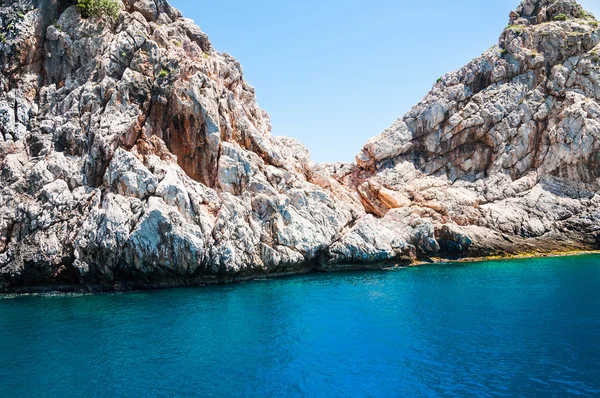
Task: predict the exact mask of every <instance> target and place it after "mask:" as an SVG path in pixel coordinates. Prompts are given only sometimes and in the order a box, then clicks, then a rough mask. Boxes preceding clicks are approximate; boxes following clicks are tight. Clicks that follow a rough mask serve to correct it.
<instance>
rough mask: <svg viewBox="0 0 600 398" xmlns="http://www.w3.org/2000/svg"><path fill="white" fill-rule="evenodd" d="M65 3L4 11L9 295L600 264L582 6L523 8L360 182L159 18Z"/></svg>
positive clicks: (155, 4) (413, 116) (143, 7)
mask: <svg viewBox="0 0 600 398" xmlns="http://www.w3.org/2000/svg"><path fill="white" fill-rule="evenodd" d="M73 4H74V2H73V3H71V2H70V1H65V0H63V1H52V0H12V1H7V0H5V1H4V2H3V3H2V7H0V22H1V31H0V32H1V36H0V68H1V73H0V87H1V90H0V202H1V203H2V207H1V208H0V289H2V290H4V291H12V290H33V289H37V288H58V289H61V288H64V289H73V288H75V289H78V288H93V289H103V290H110V289H127V288H140V287H155V286H156V287H159V286H173V285H186V284H194V283H201V282H218V281H230V280H236V279H242V278H248V277H256V276H263V275H280V274H289V273H298V272H309V271H313V270H334V269H340V268H363V267H365V268H366V267H381V266H386V265H390V264H391V265H393V264H398V263H399V264H407V263H411V262H413V261H415V260H417V259H423V258H429V257H452V258H459V257H468V256H483V255H493V254H507V253H511V254H514V253H524V252H527V253H530V252H550V251H564V250H575V249H593V248H595V247H596V246H597V244H598V237H599V236H600V235H599V230H600V222H599V221H600V197H599V196H598V194H597V191H598V189H599V188H600V186H599V182H600V181H599V177H600V168H599V167H600V151H599V149H600V119H599V116H600V106H599V104H598V102H597V101H598V98H600V83H599V82H600V67H599V63H600V45H598V44H599V43H600V27H599V26H598V23H597V22H596V20H595V19H594V18H593V17H592V16H591V15H589V14H587V13H586V12H585V11H583V10H582V9H581V7H579V6H578V5H577V4H576V3H575V2H574V1H569V0H559V1H549V0H535V1H534V0H527V1H524V2H523V3H522V4H521V5H520V6H519V7H518V8H517V10H516V11H515V12H513V13H511V15H510V26H509V27H508V28H507V29H506V30H505V31H504V32H503V33H502V35H501V37H500V41H499V45H498V46H494V47H492V48H490V49H489V50H487V51H486V52H485V53H484V54H483V55H482V56H481V57H480V58H478V59H475V60H473V61H472V62H470V63H469V64H468V65H466V66H465V67H464V68H462V69H460V70H458V71H456V72H453V73H450V74H448V75H445V76H443V77H442V78H441V79H440V80H439V81H438V82H437V83H435V85H434V87H433V89H432V91H431V92H430V93H429V94H428V95H427V96H426V97H425V98H424V99H423V100H422V101H421V102H420V103H419V104H417V105H416V106H415V107H414V108H413V109H412V110H411V111H409V112H408V114H407V115H405V116H404V117H403V118H401V119H399V120H398V121H397V122H396V123H395V124H394V125H393V126H392V127H391V128H389V129H388V130H386V131H385V132H383V133H382V134H381V135H380V136H378V137H375V138H373V139H372V140H370V141H369V142H368V143H367V144H366V145H365V147H364V148H363V150H362V151H361V153H360V154H359V155H358V156H357V163H356V164H326V165H319V164H316V163H314V162H312V161H311V159H310V155H309V154H308V152H307V151H306V149H305V148H304V147H303V146H302V145H301V144H300V143H299V142H297V141H296V140H293V139H289V138H285V137H276V136H273V135H271V126H270V123H269V116H268V115H267V113H266V112H264V111H263V110H261V109H260V108H259V107H258V105H257V104H256V100H255V92H254V88H253V87H252V86H250V85H249V84H248V83H247V82H246V81H245V80H244V78H243V74H242V67H241V65H240V63H239V62H238V61H236V60H235V59H233V58H232V57H231V56H229V55H227V54H224V53H219V52H217V51H216V50H215V49H213V48H212V46H211V44H210V41H209V40H208V37H207V36H206V35H205V34H204V33H203V32H202V31H201V30H200V28H199V27H198V26H196V25H195V24H194V22H193V21H191V20H189V19H185V18H183V16H182V15H181V13H180V12H179V11H177V10H176V9H174V8H173V7H171V6H170V5H169V4H168V3H167V2H166V1H164V0H156V1H145V0H144V1H132V0H126V1H124V2H123V4H122V7H121V12H120V15H119V17H118V18H117V20H115V21H109V20H98V19H82V18H81V16H80V15H79V13H78V12H77V9H76V7H75V6H74V5H73ZM563 19H564V20H563ZM282 100H285V99H282Z"/></svg>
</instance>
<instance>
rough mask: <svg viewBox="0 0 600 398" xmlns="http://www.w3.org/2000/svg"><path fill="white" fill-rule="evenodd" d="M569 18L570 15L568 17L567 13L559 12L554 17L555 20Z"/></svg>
mask: <svg viewBox="0 0 600 398" xmlns="http://www.w3.org/2000/svg"><path fill="white" fill-rule="evenodd" d="M567 19H569V17H567V16H566V15H565V14H557V15H556V16H555V17H554V20H555V21H566V20H567Z"/></svg>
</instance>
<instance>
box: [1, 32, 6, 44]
mask: <svg viewBox="0 0 600 398" xmlns="http://www.w3.org/2000/svg"><path fill="white" fill-rule="evenodd" d="M0 43H6V37H4V35H3V34H2V33H0Z"/></svg>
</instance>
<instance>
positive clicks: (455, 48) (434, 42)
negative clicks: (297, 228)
mask: <svg viewBox="0 0 600 398" xmlns="http://www.w3.org/2000/svg"><path fill="white" fill-rule="evenodd" d="M171 3H172V4H173V5H174V6H176V7H177V8H179V9H180V10H181V11H182V12H183V13H184V15H185V16H186V17H188V18H192V19H194V20H195V22H196V23H197V24H198V25H199V26H200V27H201V28H202V30H203V31H204V32H206V33H207V34H208V35H209V37H210V39H211V42H212V43H213V46H214V47H215V48H216V49H217V50H218V51H222V52H227V53H229V54H231V55H233V56H234V57H235V58H237V59H238V60H239V61H240V62H241V64H242V65H243V67H244V74H245V77H246V80H248V81H249V82H250V84H252V85H253V86H254V87H255V88H256V92H257V96H258V102H259V105H260V106H261V107H262V108H263V109H265V110H266V111H267V112H269V114H270V115H271V119H272V123H273V134H274V135H287V136H290V137H295V138H298V139H299V140H300V141H302V143H304V145H305V146H306V147H307V148H308V149H309V150H310V152H311V154H312V157H313V159H315V160H317V161H319V162H335V161H353V160H354V157H355V156H356V154H357V153H358V152H359V150H360V148H361V147H362V145H363V144H364V143H365V142H366V141H367V140H368V139H369V138H370V137H373V136H375V135H377V134H379V133H380V132H381V131H383V130H384V129H386V128H387V127H389V126H390V125H391V124H392V123H393V122H394V121H395V120H396V119H397V118H398V117H400V116H402V115H403V114H404V113H405V112H406V111H408V110H409V109H410V108H411V107H412V106H413V105H414V104H416V103H417V102H418V101H419V100H420V99H421V98H423V97H424V96H425V94H426V93H427V92H428V91H429V89H430V88H431V86H432V84H433V83H434V82H435V80H436V79H437V78H438V77H440V76H441V75H443V74H444V73H446V72H450V71H452V70H455V69H457V68H459V67H461V66H462V65H464V64H466V63H467V62H468V61H470V60H471V59H472V58H474V57H476V56H478V55H480V54H481V53H482V52H483V51H484V50H486V49H487V48H489V47H490V46H491V45H493V44H496V43H497V41H498V37H499V36H500V33H501V32H502V30H503V29H504V27H505V26H506V24H507V23H508V14H509V12H510V11H511V10H513V9H515V8H516V7H517V5H518V3H519V0H454V1H447V0H419V1H399V0H371V1H369V2H365V1H364V0H360V1H359V0H304V1H286V0H284V1H282V0H258V1H248V0H229V1H227V2H221V1H201V2H200V1H198V0H171ZM580 4H581V5H583V6H584V8H586V9H587V10H588V11H590V12H592V13H595V14H596V15H597V16H598V17H600V0H582V1H580Z"/></svg>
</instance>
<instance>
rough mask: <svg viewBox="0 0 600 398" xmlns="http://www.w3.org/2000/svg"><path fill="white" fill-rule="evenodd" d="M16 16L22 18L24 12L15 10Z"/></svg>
mask: <svg viewBox="0 0 600 398" xmlns="http://www.w3.org/2000/svg"><path fill="white" fill-rule="evenodd" d="M17 17H18V18H19V19H23V18H25V14H23V13H22V12H20V11H19V12H17Z"/></svg>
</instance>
